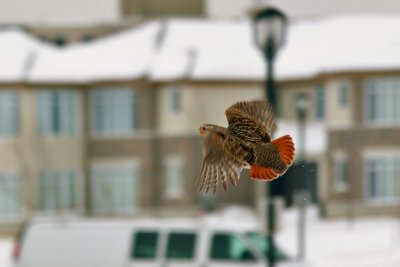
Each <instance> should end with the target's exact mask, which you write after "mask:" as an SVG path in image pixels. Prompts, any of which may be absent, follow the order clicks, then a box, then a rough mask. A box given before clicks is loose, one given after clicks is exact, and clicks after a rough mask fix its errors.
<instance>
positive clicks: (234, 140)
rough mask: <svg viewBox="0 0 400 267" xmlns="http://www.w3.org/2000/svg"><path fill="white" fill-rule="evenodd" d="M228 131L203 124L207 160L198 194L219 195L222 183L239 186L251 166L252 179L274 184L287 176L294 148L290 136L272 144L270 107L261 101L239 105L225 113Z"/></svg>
mask: <svg viewBox="0 0 400 267" xmlns="http://www.w3.org/2000/svg"><path fill="white" fill-rule="evenodd" d="M225 114H226V117H227V119H228V123H229V125H228V128H224V127H221V126H217V125H212V124H204V125H202V126H201V127H200V128H199V131H200V134H201V135H203V136H204V137H205V138H204V142H203V151H204V160H203V165H202V169H201V172H200V177H199V179H198V184H199V190H202V189H204V188H205V191H206V192H208V191H209V189H210V188H212V189H213V192H216V190H217V188H218V183H219V181H221V183H222V186H223V189H224V190H226V189H227V185H228V182H230V183H231V184H232V185H234V186H236V184H237V180H238V179H239V176H240V172H241V170H242V168H243V167H248V166H251V172H250V176H251V178H254V179H259V180H272V179H275V178H277V177H279V176H280V175H282V174H283V173H285V172H286V170H287V169H288V167H289V166H290V165H291V163H292V161H293V157H294V146H293V142H292V141H291V138H290V137H289V136H284V137H281V138H279V139H277V140H274V141H272V142H271V135H272V133H273V132H274V131H275V130H276V124H275V121H274V117H273V114H272V109H271V107H270V106H269V105H268V104H267V103H266V102H265V101H262V100H256V101H247V102H246V101H243V102H238V103H236V104H234V105H232V106H231V107H229V108H228V109H227V110H226V111H225Z"/></svg>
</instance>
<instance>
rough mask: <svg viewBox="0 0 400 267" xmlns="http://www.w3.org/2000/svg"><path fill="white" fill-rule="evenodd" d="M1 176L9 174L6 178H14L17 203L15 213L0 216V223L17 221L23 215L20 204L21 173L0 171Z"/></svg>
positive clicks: (21, 201)
mask: <svg viewBox="0 0 400 267" xmlns="http://www.w3.org/2000/svg"><path fill="white" fill-rule="evenodd" d="M1 176H9V177H8V179H12V180H14V179H15V180H16V191H17V192H16V194H17V196H16V198H17V199H18V201H17V203H15V204H16V205H18V207H17V211H16V213H15V214H11V215H8V216H4V217H2V216H0V224H2V223H13V222H19V221H20V220H21V219H22V216H23V210H22V206H23V205H24V203H23V201H24V199H23V184H22V179H21V173H20V172H18V171H2V172H0V179H2V178H1ZM12 176H14V177H13V178H11V177H12Z"/></svg>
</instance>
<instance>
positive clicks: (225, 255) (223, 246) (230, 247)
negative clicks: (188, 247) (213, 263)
mask: <svg viewBox="0 0 400 267" xmlns="http://www.w3.org/2000/svg"><path fill="white" fill-rule="evenodd" d="M210 258H211V259H213V260H228V261H255V260H256V258H255V257H254V255H253V254H252V253H251V252H250V251H249V249H248V247H247V245H246V243H244V241H243V240H241V239H240V238H239V237H238V236H236V235H233V234H228V233H217V234H214V236H213V238H212V244H211V255H210Z"/></svg>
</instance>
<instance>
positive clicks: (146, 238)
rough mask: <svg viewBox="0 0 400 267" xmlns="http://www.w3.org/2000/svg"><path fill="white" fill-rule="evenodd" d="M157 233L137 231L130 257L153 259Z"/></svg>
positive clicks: (155, 250)
mask: <svg viewBox="0 0 400 267" xmlns="http://www.w3.org/2000/svg"><path fill="white" fill-rule="evenodd" d="M157 242H158V233H155V232H139V233H137V234H136V237H135V241H134V246H133V251H132V257H133V258H136V259H154V258H155V256H156V252H157Z"/></svg>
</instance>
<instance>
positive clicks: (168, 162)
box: [164, 155, 185, 199]
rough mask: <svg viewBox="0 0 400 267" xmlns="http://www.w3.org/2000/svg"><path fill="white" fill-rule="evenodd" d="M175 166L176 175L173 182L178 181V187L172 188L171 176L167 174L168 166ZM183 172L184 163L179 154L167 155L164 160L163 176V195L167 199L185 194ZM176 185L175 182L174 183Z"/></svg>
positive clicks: (177, 197)
mask: <svg viewBox="0 0 400 267" xmlns="http://www.w3.org/2000/svg"><path fill="white" fill-rule="evenodd" d="M171 166H172V167H174V168H177V171H178V173H179V174H178V177H175V178H174V181H175V182H178V184H179V186H180V187H179V188H178V189H176V188H172V187H171V184H172V183H171V179H170V178H171V177H170V176H169V171H170V169H169V168H170V167H171ZM184 172H185V164H184V160H183V158H182V157H181V156H178V155H174V156H169V157H167V158H166V159H165V161H164V177H165V190H164V195H165V197H166V198H167V199H179V198H182V197H184V196H185V179H184ZM175 185H176V184H175Z"/></svg>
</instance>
